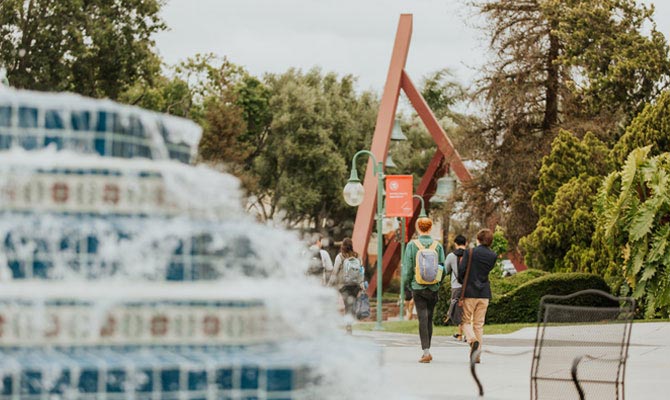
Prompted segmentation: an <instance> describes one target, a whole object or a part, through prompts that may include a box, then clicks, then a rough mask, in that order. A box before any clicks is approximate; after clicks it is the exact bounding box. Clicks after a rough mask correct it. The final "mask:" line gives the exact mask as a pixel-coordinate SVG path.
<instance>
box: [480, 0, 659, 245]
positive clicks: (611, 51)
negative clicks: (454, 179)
mask: <svg viewBox="0 0 670 400" xmlns="http://www.w3.org/2000/svg"><path fill="white" fill-rule="evenodd" d="M473 4H474V5H475V6H476V7H477V8H478V10H479V11H480V12H481V13H482V14H483V15H484V16H485V17H486V18H487V20H488V21H489V25H488V26H487V27H486V29H487V33H488V34H489V35H490V38H491V39H490V45H491V49H492V50H493V54H494V57H493V60H492V61H491V62H490V63H488V64H487V67H486V69H485V70H484V78H483V79H482V80H481V82H480V84H481V87H480V92H479V94H480V99H482V100H483V101H484V103H485V105H486V106H487V109H488V112H487V116H486V119H485V124H486V128H485V129H484V130H483V131H482V138H483V141H482V143H483V145H484V147H485V151H486V154H488V157H487V158H488V160H487V161H488V167H487V171H486V173H485V174H484V175H483V179H482V180H481V182H479V184H480V187H481V188H482V191H483V192H492V193H497V195H496V196H494V198H498V199H499V200H498V202H499V203H500V208H499V210H501V211H502V212H507V211H508V214H509V215H508V218H507V220H508V221H509V223H508V229H507V233H508V235H509V238H510V240H511V241H512V243H513V244H516V243H517V240H518V239H519V238H520V237H522V236H524V235H526V234H528V233H529V232H530V231H532V229H533V228H534V226H535V223H536V221H537V217H538V216H537V214H536V213H535V210H534V209H533V208H532V207H531V202H530V201H529V200H530V196H531V195H532V193H534V192H535V190H536V188H537V186H538V183H539V182H538V176H539V169H540V166H541V160H542V157H543V156H544V155H545V154H547V153H548V152H549V144H550V143H551V141H552V140H553V138H554V137H555V135H556V132H557V131H558V128H559V127H563V128H567V129H568V130H570V131H572V132H574V133H576V134H577V135H579V136H581V135H583V134H585V133H586V132H587V131H592V132H593V133H594V134H595V135H596V136H598V137H599V138H602V139H604V140H606V141H607V142H610V141H611V140H613V139H616V137H617V136H618V134H619V133H618V130H617V127H618V126H619V124H621V123H625V122H626V121H627V120H628V119H629V118H631V117H632V116H633V115H634V114H635V113H636V112H637V111H638V110H639V108H640V107H641V106H642V105H643V104H644V103H645V102H647V101H649V100H651V99H652V98H654V96H655V95H656V94H657V92H658V89H659V87H660V86H661V85H662V84H663V83H665V82H666V81H667V79H668V76H670V64H669V62H668V46H667V43H666V41H665V39H664V37H663V36H662V35H661V34H660V33H659V32H657V31H656V29H655V25H654V23H653V19H652V9H649V8H646V7H645V6H641V5H639V4H637V3H636V2H635V1H633V0H596V1H593V0H588V1H587V0H567V1H565V0H549V1H534V0H533V1H517V0H487V1H474V2H473ZM647 28H648V29H647ZM488 200H490V197H488V198H486V201H488ZM480 206H481V205H480Z"/></svg>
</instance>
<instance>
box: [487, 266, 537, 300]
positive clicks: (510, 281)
mask: <svg viewBox="0 0 670 400" xmlns="http://www.w3.org/2000/svg"><path fill="white" fill-rule="evenodd" d="M494 271H496V274H495V275H493V273H491V274H490V275H489V281H490V282H491V293H492V294H493V298H494V299H496V298H499V297H501V296H502V295H504V294H507V293H509V292H511V291H512V290H514V289H516V288H518V287H519V286H521V285H523V284H525V283H527V282H530V281H532V280H534V279H537V278H539V277H541V276H546V275H548V274H549V272H547V271H542V270H541V269H527V270H525V271H522V272H518V273H516V274H514V275H512V276H507V277H504V278H503V277H502V276H501V275H502V272H500V271H498V268H496V269H495V270H494Z"/></svg>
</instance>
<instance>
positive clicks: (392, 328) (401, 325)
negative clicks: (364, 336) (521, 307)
mask: <svg viewBox="0 0 670 400" xmlns="http://www.w3.org/2000/svg"><path fill="white" fill-rule="evenodd" d="M668 321H670V320H668V319H640V320H637V319H636V320H635V321H633V323H634V324H638V323H645V322H668ZM382 326H383V327H384V332H392V333H407V334H416V335H418V334H419V321H417V320H412V321H386V322H382ZM374 327H375V322H359V323H356V324H354V330H358V331H371V330H373V329H374ZM535 327H537V323H536V322H519V323H512V324H491V325H488V324H487V325H484V334H485V335H499V334H506V333H512V332H516V331H518V330H519V329H522V328H535ZM454 333H456V327H455V326H435V325H434V326H433V336H451V335H453V334H454Z"/></svg>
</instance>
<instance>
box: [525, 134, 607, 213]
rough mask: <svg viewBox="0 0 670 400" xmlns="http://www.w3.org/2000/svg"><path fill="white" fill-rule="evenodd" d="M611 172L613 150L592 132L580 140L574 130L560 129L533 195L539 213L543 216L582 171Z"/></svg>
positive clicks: (545, 160) (591, 174) (593, 172)
mask: <svg viewBox="0 0 670 400" xmlns="http://www.w3.org/2000/svg"><path fill="white" fill-rule="evenodd" d="M609 171H610V163H609V149H608V148H607V146H605V144H604V143H603V142H601V141H600V140H598V138H596V137H595V136H594V135H593V134H591V133H590V132H589V133H587V134H586V136H584V139H583V140H579V138H577V137H576V136H575V135H573V134H572V133H570V132H568V131H566V130H562V129H561V130H559V132H558V136H556V138H555V139H554V141H553V142H552V144H551V152H550V153H549V154H548V155H547V156H545V157H544V158H543V159H542V167H541V168H540V176H539V179H538V188H537V191H535V193H533V196H532V198H531V199H532V205H533V208H534V209H535V212H536V213H537V214H538V215H539V216H540V218H542V217H543V216H544V215H545V214H546V211H545V209H546V207H548V206H549V205H551V204H552V203H553V201H554V198H555V196H556V193H557V192H558V190H559V188H560V187H561V186H563V185H564V184H566V183H567V182H568V181H569V180H570V179H572V178H576V177H578V176H580V175H582V174H584V175H586V176H604V174H606V173H607V172H609Z"/></svg>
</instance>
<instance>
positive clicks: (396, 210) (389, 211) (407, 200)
mask: <svg viewBox="0 0 670 400" xmlns="http://www.w3.org/2000/svg"><path fill="white" fill-rule="evenodd" d="M412 182H413V180H412V175H386V216H387V217H411V216H412V211H413V210H412V209H413V202H412V194H413V191H414V190H413V189H414V187H413V185H412Z"/></svg>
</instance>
